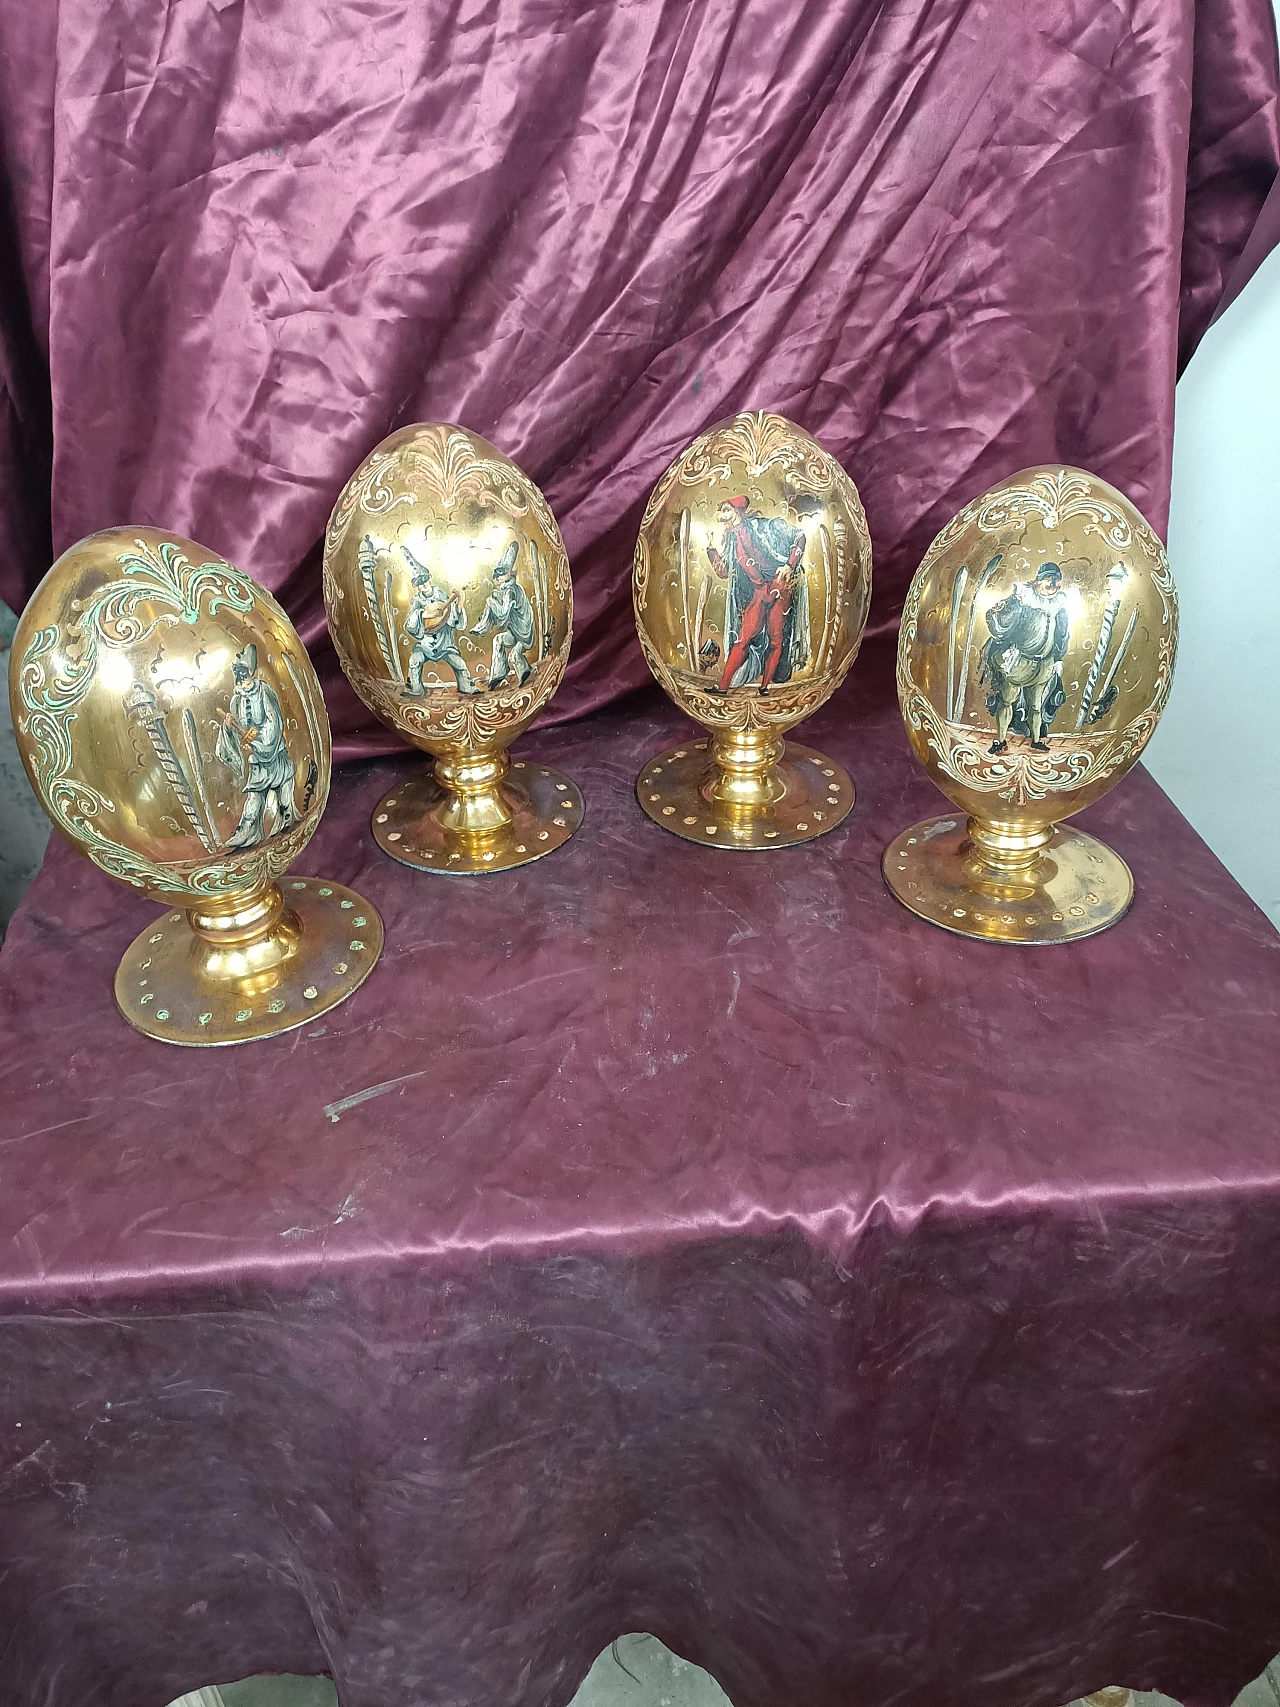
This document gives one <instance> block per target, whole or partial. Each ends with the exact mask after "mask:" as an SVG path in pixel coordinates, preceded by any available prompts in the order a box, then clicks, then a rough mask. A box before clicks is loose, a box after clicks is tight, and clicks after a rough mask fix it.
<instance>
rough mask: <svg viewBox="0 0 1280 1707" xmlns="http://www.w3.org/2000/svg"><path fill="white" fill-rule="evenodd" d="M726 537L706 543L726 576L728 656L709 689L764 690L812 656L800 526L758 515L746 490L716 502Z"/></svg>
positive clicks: (785, 678) (721, 574)
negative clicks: (755, 685) (752, 687)
mask: <svg viewBox="0 0 1280 1707" xmlns="http://www.w3.org/2000/svg"><path fill="white" fill-rule="evenodd" d="M719 517H720V522H721V524H722V526H723V528H724V539H723V543H722V545H721V547H720V549H719V550H717V548H716V547H715V546H714V545H713V546H710V547H708V550H707V556H708V557H709V558H710V560H711V567H712V568H713V569H714V570H715V572H716V574H717V575H718V576H719V577H720V579H721V580H722V581H725V580H727V581H728V583H729V589H728V598H727V600H726V608H725V635H724V638H725V647H726V652H725V660H724V668H723V670H722V671H721V672H720V683H719V686H718V688H715V689H713V690H712V691H713V692H718V693H726V692H728V690H729V689H730V688H737V687H746V686H749V685H751V684H752V683H754V682H758V683H759V684H760V689H759V691H760V692H761V693H762V694H767V693H768V691H769V689H770V687H771V686H772V685H773V684H774V683H775V682H777V683H779V684H781V683H783V682H788V681H790V680H791V677H792V675H793V674H794V672H795V671H796V670H799V669H803V667H804V666H805V664H807V663H808V661H809V591H808V585H807V583H806V580H805V572H804V552H805V536H804V530H803V528H798V527H796V526H795V525H794V524H793V523H792V522H788V521H784V520H783V519H782V518H780V517H775V516H763V515H761V514H760V512H759V511H758V510H753V509H751V508H750V507H749V505H748V500H747V499H746V498H743V497H736V498H726V499H725V500H724V502H723V503H722V504H721V505H720V506H719Z"/></svg>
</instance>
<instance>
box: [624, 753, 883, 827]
mask: <svg viewBox="0 0 1280 1707" xmlns="http://www.w3.org/2000/svg"><path fill="white" fill-rule="evenodd" d="M728 733H729V734H731V735H735V734H737V733H739V732H738V731H730V732H728ZM744 733H746V732H744ZM750 733H758V732H756V731H752V732H750ZM722 739H723V736H721V735H717V736H716V737H715V738H714V740H713V741H686V742H685V743H684V745H683V746H679V747H671V748H669V749H668V750H667V751H666V752H665V753H659V755H658V757H657V758H656V759H651V760H650V761H649V763H648V764H647V765H646V766H645V767H644V769H643V770H642V771H641V773H640V780H639V781H638V782H637V783H636V796H637V798H638V799H639V801H640V804H641V806H642V807H643V808H644V810H645V811H646V812H647V813H648V814H649V816H650V818H652V819H653V821H654V823H655V824H661V825H662V827H663V829H664V830H670V831H671V832H672V834H673V835H676V836H683V837H684V838H685V840H686V841H689V842H701V843H702V844H703V846H704V847H717V848H741V849H744V850H752V851H754V850H756V849H760V848H776V847H783V848H785V847H787V846H789V845H790V844H791V843H793V842H807V841H809V840H810V839H811V838H812V837H813V836H820V835H822V834H823V833H824V832H825V831H827V830H832V829H834V828H835V826H836V825H837V824H838V823H839V822H840V820H841V819H842V818H845V817H847V816H848V814H849V812H850V811H851V810H852V809H853V783H852V781H851V780H850V777H849V773H848V771H846V770H845V769H844V767H843V766H842V765H838V764H836V762H835V760H834V759H828V758H827V757H825V755H824V754H822V753H815V752H814V751H813V749H812V747H802V746H800V745H799V744H798V743H797V742H795V741H788V742H787V743H786V751H785V752H784V753H782V754H781V755H780V756H779V757H777V758H775V759H774V760H773V761H772V762H771V764H770V765H769V766H768V768H766V769H763V770H762V769H760V768H758V767H755V766H754V764H753V761H754V759H755V751H754V747H753V746H752V747H750V748H749V750H748V752H747V753H746V754H744V755H742V757H743V760H744V761H745V762H743V763H742V764H741V765H735V762H734V760H735V754H734V752H733V751H732V750H731V751H730V752H729V753H727V754H724V753H721V754H720V755H718V756H717V758H716V759H715V761H714V762H713V759H712V754H711V748H712V746H713V745H714V741H718V740H722ZM773 739H775V740H777V744H778V746H779V747H781V746H782V742H781V740H780V739H778V738H777V737H774V738H773ZM744 783H745V785H746V787H745V790H744V792H746V793H747V800H746V802H745V804H743V805H738V804H737V803H736V802H735V801H734V799H733V798H732V796H733V794H734V792H735V791H736V790H738V789H739V788H740V787H742V785H743V784H744ZM762 783H763V784H764V786H765V787H767V788H768V789H769V790H770V793H771V794H772V795H774V796H775V797H774V798H771V799H770V800H769V802H768V804H767V806H766V807H765V808H763V809H762V808H761V807H760V805H759V804H758V803H757V801H756V799H755V793H756V790H757V789H759V788H760V786H761V784H762ZM717 788H719V789H720V791H721V792H720V794H719V796H717V795H716V793H715V790H716V789H717Z"/></svg>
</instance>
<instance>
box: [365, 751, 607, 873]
mask: <svg viewBox="0 0 1280 1707" xmlns="http://www.w3.org/2000/svg"><path fill="white" fill-rule="evenodd" d="M493 788H494V790H495V791H496V792H497V794H498V795H499V796H500V802H499V811H498V812H497V813H495V814H494V816H496V817H499V818H502V817H509V820H510V821H509V822H506V823H502V822H499V823H498V824H496V826H495V827H494V828H491V829H480V830H474V831H473V830H466V829H463V830H456V829H452V828H449V827H447V826H446V824H443V823H441V821H440V820H441V818H456V817H457V816H458V812H457V809H456V802H457V797H456V795H454V794H451V793H450V792H449V791H448V790H447V789H446V788H445V787H444V786H443V785H442V784H441V783H440V781H439V780H438V779H437V778H436V776H435V775H434V774H433V773H432V770H431V769H430V767H428V766H425V765H424V766H422V767H420V768H419V769H417V770H414V771H412V772H410V773H409V774H408V775H407V776H406V777H405V778H404V780H403V782H400V783H397V785H396V786H395V788H393V789H392V790H391V792H390V793H389V794H387V795H385V796H384V797H383V798H382V799H381V800H380V801H379V802H378V804H377V806H376V807H375V808H374V813H373V838H374V840H375V841H376V842H377V844H378V846H379V847H380V848H381V849H382V851H383V853H387V854H390V855H391V857H392V859H397V860H399V861H400V863H401V865H411V866H412V867H413V868H414V870H415V871H436V872H441V873H443V874H444V875H445V876H447V877H474V876H478V875H481V874H483V873H485V872H492V871H509V870H510V869H511V868H512V867H513V866H517V865H528V864H529V862H530V861H531V860H535V859H541V858H542V856H543V855H544V854H549V853H554V851H555V850H556V848H558V847H560V846H562V845H563V843H565V842H567V841H568V840H569V837H570V836H571V835H572V834H573V832H574V831H575V830H576V829H577V828H578V826H579V824H581V822H582V795H581V793H580V792H579V791H578V787H577V785H576V784H575V783H572V782H570V780H569V778H568V777H567V776H562V775H561V773H560V772H559V771H556V770H551V769H550V768H549V766H547V765H537V764H533V763H531V762H529V761H527V760H523V759H516V760H514V761H513V762H512V764H511V767H510V769H509V770H507V771H505V774H503V775H502V778H501V781H500V782H495V783H494V784H493ZM476 816H478V814H476V813H474V812H473V813H472V817H473V818H474V817H476Z"/></svg>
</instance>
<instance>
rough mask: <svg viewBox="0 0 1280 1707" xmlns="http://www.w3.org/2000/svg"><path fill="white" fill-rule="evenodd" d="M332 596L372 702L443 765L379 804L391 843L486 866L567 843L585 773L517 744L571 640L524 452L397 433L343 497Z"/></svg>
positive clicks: (549, 537) (546, 511)
mask: <svg viewBox="0 0 1280 1707" xmlns="http://www.w3.org/2000/svg"><path fill="white" fill-rule="evenodd" d="M324 601H325V610H326V611H327V613H328V617H329V631H330V633H331V634H332V636H333V643H334V646H335V648H336V649H337V653H338V659H339V662H340V663H341V665H342V668H343V669H344V670H345V671H346V674H347V677H348V679H349V680H350V682H351V685H352V686H353V687H354V688H355V690H356V692H357V693H358V694H359V695H360V698H361V699H362V700H363V701H364V703H365V704H366V705H367V706H368V707H369V709H370V710H371V711H373V712H375V713H376V714H377V715H378V716H379V717H380V718H381V719H382V721H383V722H384V723H387V724H389V725H390V727H391V728H392V729H396V730H398V731H399V732H400V734H402V735H404V736H406V737H407V738H408V739H409V740H410V741H412V742H413V744H414V745H415V746H416V747H420V748H422V749H423V750H424V751H425V752H428V753H430V754H431V755H432V756H433V757H434V758H435V761H436V762H435V767H434V772H431V771H426V770H424V769H421V768H419V769H418V770H416V771H415V772H412V773H411V774H409V775H407V776H406V777H405V778H404V780H403V781H402V782H399V783H397V785H396V786H395V787H394V788H393V789H392V790H391V791H390V792H389V793H388V794H387V795H386V797H385V798H384V799H383V800H381V801H379V803H378V805H377V807H376V808H375V810H374V814H373V834H374V837H375V839H376V841H377V843H378V846H379V847H380V848H382V850H383V851H384V852H385V853H388V854H390V855H391V857H392V858H393V859H397V860H399V861H400V862H401V864H403V865H410V866H413V867H415V868H416V869H417V870H419V871H431V872H438V873H441V874H443V875H446V876H475V875H479V874H483V873H486V872H495V871H505V870H508V869H510V868H511V867H512V866H517V865H525V864H527V863H528V862H529V861H530V860H535V859H540V858H541V857H542V856H543V855H544V854H548V853H551V852H553V851H554V850H555V849H556V848H558V847H560V846H561V844H562V843H564V842H566V841H568V839H569V837H570V836H571V835H572V834H573V832H574V831H575V830H576V829H577V828H578V825H579V824H580V823H581V822H582V796H581V794H580V793H579V792H578V789H577V787H576V785H575V784H574V783H572V782H571V781H570V780H569V779H568V777H565V776H562V775H561V774H560V772H559V771H555V770H552V769H551V768H550V767H549V766H547V765H539V764H537V763H535V762H533V761H531V760H517V761H516V763H515V764H514V765H512V764H511V762H510V760H509V758H508V756H507V753H506V748H507V747H508V746H509V745H510V743H511V742H512V741H514V740H515V738H516V737H517V736H518V735H520V734H522V733H523V732H524V731H525V730H526V729H527V728H528V727H529V725H530V724H531V723H532V722H533V720H534V718H535V717H536V716H537V715H538V713H539V711H541V710H542V708H543V706H544V705H546V703H547V701H548V700H549V699H550V698H551V696H552V694H553V693H555V691H556V689H557V688H558V687H559V685H560V679H561V677H562V676H563V675H564V670H565V665H566V664H567V663H568V660H569V644H570V641H571V639H572V636H573V583H572V581H571V580H570V576H569V559H568V557H567V555H566V554H565V549H564V544H563V542H562V541H561V538H560V530H559V528H558V527H557V526H556V521H555V517H554V516H553V515H552V513H551V510H550V508H549V506H548V504H547V501H546V499H545V498H544V497H543V496H542V493H541V492H540V491H539V490H538V488H537V487H536V486H535V485H534V484H533V482H532V480H530V479H529V478H528V476H527V475H525V474H523V473H522V472H521V471H520V469H519V468H517V467H516V465H515V463H514V462H511V461H510V460H509V459H508V458H507V457H505V456H503V454H502V453H501V451H499V450H495V448H494V447H493V446H492V445H491V444H489V443H488V442H487V441H486V440H485V439H482V438H481V437H480V436H479V435H478V434H476V433H472V432H468V431H467V430H466V429H465V428H463V427H455V426H448V425H442V424H439V423H434V422H427V423H422V424H419V425H416V426H411V427H403V428H401V429H400V431H399V432H396V433H393V434H392V435H391V437H390V438H387V439H384V440H383V441H382V443H381V444H380V445H378V446H377V447H376V449H374V450H373V451H371V452H370V454H369V455H368V456H367V457H366V458H365V459H364V461H363V462H362V463H361V464H360V466H359V468H357V470H356V471H355V473H354V474H353V475H352V476H351V479H350V480H349V481H348V482H347V484H346V486H345V487H344V488H343V490H342V492H341V494H340V495H339V498H338V502H337V504H336V505H335V506H334V510H333V515H332V516H331V517H330V520H329V527H328V530H327V532H326V535H325V546H324Z"/></svg>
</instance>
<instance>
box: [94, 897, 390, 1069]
mask: <svg viewBox="0 0 1280 1707" xmlns="http://www.w3.org/2000/svg"><path fill="white" fill-rule="evenodd" d="M231 905H235V904H228V905H227V906H225V907H224V906H219V905H217V904H214V903H210V904H209V906H208V907H207V908H206V909H203V910H201V911H199V912H196V913H192V914H190V915H188V914H185V913H168V914H166V915H165V916H164V917H163V918H161V919H157V920H156V922H155V924H154V925H151V926H149V927H148V928H147V929H146V930H145V931H143V932H142V933H141V934H140V935H139V936H137V937H136V938H135V939H134V941H133V943H132V944H131V945H130V947H129V949H128V951H127V952H126V954H125V957H124V959H123V960H122V961H121V962H120V966H119V970H118V971H117V972H116V1003H117V1005H118V1006H119V1009H120V1012H121V1013H122V1014H123V1015H124V1017H125V1018H126V1019H127V1020H128V1021H129V1024H130V1025H132V1026H135V1027H136V1028H137V1030H139V1031H145V1032H146V1033H147V1035H148V1036H149V1037H158V1038H160V1039H161V1040H162V1041H163V1042H165V1043H180V1044H187V1045H195V1046H199V1045H208V1044H222V1043H243V1042H246V1041H248V1040H249V1039H250V1038H254V1037H273V1036H274V1035H275V1034H276V1033H277V1032H281V1031H292V1030H293V1028H294V1026H297V1025H306V1024H307V1022H308V1021H309V1020H313V1019H316V1018H318V1016H319V1015H320V1014H323V1013H327V1012H328V1011H329V1009H330V1008H336V1007H337V1005H338V1003H339V1002H344V1001H345V1000H346V999H347V997H348V996H349V995H350V994H351V992H352V991H353V990H356V989H358V988H359V987H360V985H361V984H363V983H364V981H365V979H366V978H367V977H368V976H369V974H370V972H372V971H373V969H374V967H375V966H376V965H377V963H378V957H379V955H380V954H381V953H382V920H381V919H380V918H379V917H378V915H377V913H376V912H375V911H374V910H373V908H372V907H370V906H369V905H368V903H367V902H365V901H363V900H362V899H361V898H360V896H359V895H357V894H356V893H355V892H354V891H353V890H351V889H344V888H343V887H342V885H341V884H340V883H325V882H323V881H322V880H321V879H320V878H318V877H310V878H293V879H289V878H286V879H285V881H284V882H283V883H282V884H279V885H277V884H274V883H272V884H269V885H268V886H267V888H266V890H265V891H264V892H263V893H262V894H261V895H260V896H256V897H252V898H251V899H250V901H249V903H248V904H247V905H246V904H244V903H240V904H238V906H237V909H236V912H232V911H230V906H231ZM237 914H238V917H237ZM237 924H238V925H239V928H240V932H242V933H243V934H241V935H240V937H239V940H230V939H231V938H232V937H234V936H236V934H237V931H236V926H237ZM259 924H264V925H265V927H266V928H265V931H263V930H258V929H257V928H256V927H257V926H258V925H259Z"/></svg>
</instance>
